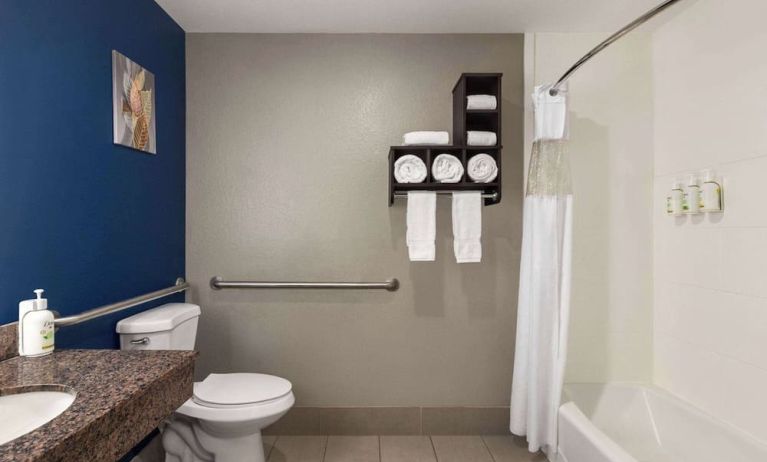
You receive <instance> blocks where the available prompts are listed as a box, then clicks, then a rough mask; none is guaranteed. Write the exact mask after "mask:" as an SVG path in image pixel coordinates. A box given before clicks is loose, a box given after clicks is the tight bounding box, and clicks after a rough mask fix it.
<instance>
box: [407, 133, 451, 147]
mask: <svg viewBox="0 0 767 462" xmlns="http://www.w3.org/2000/svg"><path fill="white" fill-rule="evenodd" d="M402 144H403V145H405V146H413V145H424V144H439V145H445V146H446V145H448V144H450V134H449V133H448V132H437V131H421V132H409V133H405V135H404V136H403V137H402Z"/></svg>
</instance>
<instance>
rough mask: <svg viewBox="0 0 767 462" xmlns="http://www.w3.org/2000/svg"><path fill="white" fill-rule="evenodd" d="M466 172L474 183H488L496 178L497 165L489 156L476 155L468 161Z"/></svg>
mask: <svg viewBox="0 0 767 462" xmlns="http://www.w3.org/2000/svg"><path fill="white" fill-rule="evenodd" d="M466 171H467V172H468V174H469V178H471V179H472V181H474V182H475V183H490V182H491V181H493V180H495V179H496V178H497V177H498V165H497V164H496V163H495V159H493V158H492V157H491V156H490V155H489V154H477V155H476V156H474V157H472V158H471V159H469V165H467V166H466Z"/></svg>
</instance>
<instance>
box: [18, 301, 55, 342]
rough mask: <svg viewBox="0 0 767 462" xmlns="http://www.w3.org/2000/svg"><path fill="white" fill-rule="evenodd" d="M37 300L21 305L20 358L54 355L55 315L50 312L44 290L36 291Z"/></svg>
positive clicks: (24, 302) (21, 303) (23, 302)
mask: <svg viewBox="0 0 767 462" xmlns="http://www.w3.org/2000/svg"><path fill="white" fill-rule="evenodd" d="M35 293H36V294H37V298H36V299H35V298H33V299H30V300H23V301H22V302H20V303H19V327H18V330H19V356H45V355H47V354H51V353H53V349H54V338H53V313H52V312H51V311H48V299H46V298H43V289H36V290H35Z"/></svg>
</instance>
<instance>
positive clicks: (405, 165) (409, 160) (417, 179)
mask: <svg viewBox="0 0 767 462" xmlns="http://www.w3.org/2000/svg"><path fill="white" fill-rule="evenodd" d="M427 173H428V171H427V170H426V164H425V163H424V162H423V160H421V158H420V157H418V156H414V155H412V154H405V155H404V156H402V157H400V158H399V159H397V160H395V161H394V179H395V180H397V183H422V182H423V180H425V179H426V174H427Z"/></svg>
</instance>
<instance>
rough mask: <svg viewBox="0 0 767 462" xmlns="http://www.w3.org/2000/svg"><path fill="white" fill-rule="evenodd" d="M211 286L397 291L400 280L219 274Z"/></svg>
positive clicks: (216, 288) (216, 287)
mask: <svg viewBox="0 0 767 462" xmlns="http://www.w3.org/2000/svg"><path fill="white" fill-rule="evenodd" d="M210 288H211V289H213V290H220V289H385V290H388V291H389V292H395V291H396V290H397V289H399V281H398V280H397V279H396V278H391V279H389V280H388V281H386V282H256V281H224V280H223V279H221V277H219V276H214V277H212V278H211V279H210Z"/></svg>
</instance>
